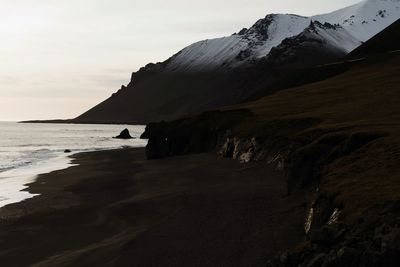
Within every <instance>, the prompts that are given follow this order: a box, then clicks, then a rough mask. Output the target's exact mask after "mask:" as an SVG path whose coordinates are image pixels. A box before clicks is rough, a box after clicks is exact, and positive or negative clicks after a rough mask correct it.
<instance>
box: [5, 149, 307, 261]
mask: <svg viewBox="0 0 400 267" xmlns="http://www.w3.org/2000/svg"><path fill="white" fill-rule="evenodd" d="M144 153H145V151H144V149H121V150H110V151H102V152H91V153H82V154H77V155H74V156H73V157H74V163H78V164H79V165H78V166H73V167H70V168H68V169H65V170H60V171H55V172H52V173H49V174H43V175H40V176H39V177H38V179H37V181H36V182H35V183H32V184H30V186H29V188H28V190H29V191H30V192H32V193H40V194H41V195H40V196H38V197H35V198H33V199H29V200H26V201H24V202H21V203H17V204H12V205H9V206H6V207H4V208H2V209H0V216H1V221H0V262H1V266H7V267H8V266H19V267H21V266H265V265H266V262H267V261H268V259H269V258H270V257H272V256H273V255H275V254H276V253H277V252H279V251H285V250H287V249H289V248H291V247H293V246H294V245H295V244H297V243H298V242H299V241H301V239H302V238H303V236H304V235H303V220H304V217H305V208H304V199H303V198H302V196H301V195H292V196H287V194H286V184H285V179H284V176H283V173H282V172H278V171H275V170H273V169H271V168H270V167H269V166H267V165H266V164H265V163H250V164H245V165H243V164H240V163H238V162H236V161H233V160H230V159H222V158H217V157H216V156H215V155H211V154H198V155H188V156H182V157H172V158H167V159H162V160H153V161H147V160H146V159H145V156H144Z"/></svg>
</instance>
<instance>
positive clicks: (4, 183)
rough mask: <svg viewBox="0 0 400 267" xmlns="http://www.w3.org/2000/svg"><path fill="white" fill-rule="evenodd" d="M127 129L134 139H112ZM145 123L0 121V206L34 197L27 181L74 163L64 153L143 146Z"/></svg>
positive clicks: (144, 142) (144, 143)
mask: <svg viewBox="0 0 400 267" xmlns="http://www.w3.org/2000/svg"><path fill="white" fill-rule="evenodd" d="M125 128H128V129H129V131H130V133H131V135H132V137H134V139H129V140H121V139H115V138H112V137H113V136H116V135H118V134H119V133H120V132H121V131H122V130H123V129H125ZM144 128H145V127H144V126H132V125H129V126H128V125H90V124H42V123H40V124H39V123H38V124H36V123H14V122H0V207H3V206H5V205H8V204H11V203H15V202H20V201H22V200H24V199H28V198H31V197H34V196H35V195H34V194H30V193H29V192H27V191H22V190H23V189H25V188H26V184H28V183H31V182H33V181H35V179H36V177H37V175H38V174H41V173H47V172H50V171H55V170H60V169H64V168H67V167H68V166H71V165H72V164H71V160H70V158H69V157H68V156H70V155H71V153H70V154H67V153H64V151H65V150H67V149H68V150H71V151H72V154H73V153H79V152H87V151H97V150H107V149H115V148H122V147H144V146H145V145H146V143H147V141H146V140H142V139H139V137H140V135H141V134H142V133H143V131H144Z"/></svg>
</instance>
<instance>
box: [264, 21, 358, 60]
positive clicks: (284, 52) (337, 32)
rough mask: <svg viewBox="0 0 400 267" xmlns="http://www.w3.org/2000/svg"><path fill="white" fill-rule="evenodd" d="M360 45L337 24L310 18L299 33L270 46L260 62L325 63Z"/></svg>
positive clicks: (344, 54)
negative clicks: (308, 22)
mask: <svg viewBox="0 0 400 267" xmlns="http://www.w3.org/2000/svg"><path fill="white" fill-rule="evenodd" d="M361 44H362V43H361V41H359V40H358V39H356V38H355V37H354V36H352V35H351V34H350V33H349V32H348V31H347V30H345V29H344V28H343V27H342V26H340V25H338V24H336V25H332V24H330V23H328V22H325V23H324V24H322V23H320V22H319V21H312V22H311V23H310V25H309V26H308V27H307V28H305V29H304V31H302V32H301V33H300V34H298V35H296V36H293V37H290V38H286V39H285V40H283V41H282V42H281V43H280V44H279V45H278V46H276V47H273V48H272V49H271V51H270V52H269V53H268V55H267V56H266V57H265V60H264V61H265V62H268V63H269V64H274V65H276V66H287V65H288V64H291V65H292V66H294V65H299V66H302V67H305V66H313V65H318V64H320V63H321V59H323V61H324V62H325V63H329V62H331V61H335V60H337V59H338V58H342V57H344V56H346V55H347V54H348V53H349V52H350V51H351V50H352V49H353V47H358V46H360V45H361Z"/></svg>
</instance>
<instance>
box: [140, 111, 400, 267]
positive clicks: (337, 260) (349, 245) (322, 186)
mask: <svg viewBox="0 0 400 267" xmlns="http://www.w3.org/2000/svg"><path fill="white" fill-rule="evenodd" d="M386 135H387V133H386V132H384V131H375V130H371V131H370V130H366V129H362V128H352V127H348V126H343V127H334V128H330V127H325V126H321V120H320V119H316V118H298V119H294V118H292V119H289V118H287V119H280V120H271V121H268V120H263V119H261V118H259V117H258V116H255V115H253V114H252V113H251V112H250V111H247V110H237V111H233V110H231V111H226V112H219V111H216V112H208V113H204V114H202V115H199V116H196V117H192V118H190V119H182V120H179V121H174V122H168V123H167V122H161V123H153V124H149V125H148V127H147V129H146V132H145V133H144V135H143V137H144V138H148V139H149V143H148V146H147V156H148V158H150V159H152V158H161V157H167V156H172V155H182V154H188V153H199V152H213V153H217V154H219V155H220V156H223V157H228V158H233V159H235V160H240V161H242V162H244V163H245V162H249V161H265V162H266V164H274V165H275V166H276V167H277V168H278V169H280V170H282V171H284V172H285V177H286V179H287V189H288V194H291V193H293V192H294V191H296V192H298V191H299V190H300V191H303V192H304V193H305V194H306V198H307V199H308V211H309V212H308V214H306V215H305V218H304V230H305V238H304V242H303V243H302V244H299V246H298V249H296V250H295V251H290V252H288V253H285V254H283V255H279V256H277V258H276V259H275V260H272V261H271V262H270V265H271V266H299V264H302V265H301V266H396V265H397V264H398V262H399V255H400V245H399V244H400V243H399V241H400V228H399V223H400V221H399V220H398V218H399V216H398V213H399V211H400V202H397V201H390V200H388V201H385V197H382V199H381V200H379V201H371V202H368V201H366V203H363V205H359V206H361V207H363V208H359V209H355V208H353V209H352V205H351V204H352V203H351V201H353V200H354V201H356V200H357V201H358V199H359V197H355V198H354V199H353V198H352V197H348V196H346V194H344V193H343V192H341V191H340V187H337V188H336V187H332V186H331V185H330V183H327V182H326V180H329V179H328V178H331V177H332V176H335V175H336V176H338V177H336V178H337V183H341V182H343V181H341V180H340V174H341V172H343V169H340V168H338V167H336V166H337V165H338V164H339V165H340V164H341V162H343V161H351V163H350V165H351V164H353V163H354V164H353V165H352V166H353V167H355V166H359V165H357V164H356V163H357V162H359V161H362V160H363V157H366V155H367V154H368V153H369V152H368V153H367V151H369V148H370V147H371V146H373V144H374V142H377V141H379V140H381V139H384V138H386ZM342 165H343V164H342ZM366 183H367V181H366ZM349 186H350V187H351V186H354V187H356V186H357V184H354V185H352V184H351V183H349ZM366 186H369V185H366ZM348 189H349V188H347V190H348ZM343 195H345V197H344V196H343ZM376 203H381V204H380V205H377V204H376ZM359 206H358V207H359Z"/></svg>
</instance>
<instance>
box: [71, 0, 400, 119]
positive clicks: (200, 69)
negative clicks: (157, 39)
mask: <svg viewBox="0 0 400 267" xmlns="http://www.w3.org/2000/svg"><path fill="white" fill-rule="evenodd" d="M399 18H400V0H366V1H362V2H360V3H358V4H356V5H353V6H350V7H347V8H344V9H340V10H337V11H335V12H332V13H328V14H323V15H318V16H313V17H303V16H297V15H291V14H271V15H267V16H266V17H265V18H263V19H260V20H259V21H257V22H256V23H255V24H254V25H253V26H252V27H250V28H249V29H246V28H245V29H242V30H241V31H239V32H238V33H235V34H233V35H231V36H227V37H223V38H217V39H212V40H204V41H200V42H197V43H195V44H192V45H190V46H188V47H186V48H184V49H183V50H181V51H180V52H178V53H177V54H175V55H173V56H172V57H171V58H170V59H168V60H167V61H165V62H162V63H157V64H148V65H147V66H145V67H144V68H141V69H140V70H139V71H138V72H136V73H133V74H132V78H131V82H130V83H129V84H128V85H127V86H122V87H121V90H119V91H118V92H116V93H115V94H113V95H112V96H111V97H110V98H108V99H107V100H105V101H104V102H102V103H100V104H98V105H97V106H95V107H93V108H92V109H90V110H89V111H87V112H85V113H84V114H82V115H80V116H79V117H77V118H75V119H74V120H72V121H73V122H77V123H85V122H91V123H111V122H114V123H147V122H149V121H158V120H171V119H175V118H179V117H184V116H189V115H191V114H195V113H198V112H202V111H204V110H209V109H215V108H219V107H221V106H225V105H231V104H235V103H239V102H242V101H245V100H247V99H249V98H251V97H254V96H256V95H258V94H260V92H261V91H262V94H263V95H265V94H268V93H272V92H274V91H275V90H276V88H284V87H285V86H283V85H282V84H285V83H287V80H288V79H291V78H290V77H292V76H293V77H294V76H295V75H290V74H291V72H292V71H293V70H294V69H302V68H307V67H311V66H315V65H319V64H327V63H331V62H334V61H338V60H341V59H342V58H344V57H345V55H346V54H347V53H349V52H351V51H352V50H354V49H355V48H357V47H358V46H360V45H361V44H362V42H365V41H367V40H368V39H370V38H371V37H372V36H374V35H375V34H377V33H379V32H380V31H381V30H383V29H385V28H386V27H387V26H389V25H390V24H392V23H393V22H394V21H396V20H397V19H399ZM260 70H263V71H260ZM281 73H285V74H288V75H289V77H287V75H286V77H283V76H282V75H281ZM290 83H291V84H296V83H299V82H297V81H290Z"/></svg>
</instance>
